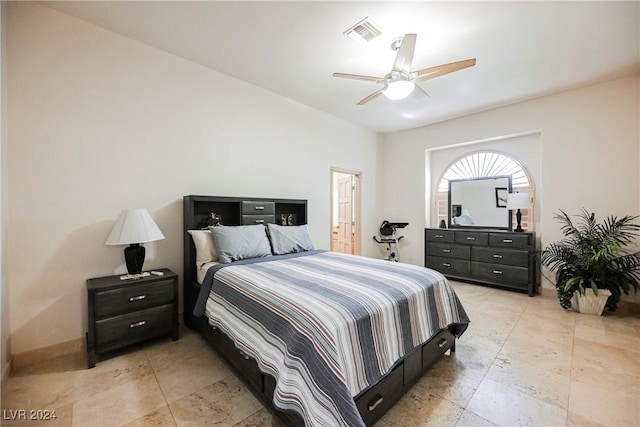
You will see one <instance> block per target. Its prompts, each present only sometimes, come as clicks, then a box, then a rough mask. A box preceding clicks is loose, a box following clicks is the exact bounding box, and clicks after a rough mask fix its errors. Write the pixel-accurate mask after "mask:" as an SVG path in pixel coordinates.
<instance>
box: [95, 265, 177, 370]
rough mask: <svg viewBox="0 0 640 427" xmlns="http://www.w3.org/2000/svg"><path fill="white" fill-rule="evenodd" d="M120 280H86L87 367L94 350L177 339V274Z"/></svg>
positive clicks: (164, 271) (118, 277) (169, 273)
mask: <svg viewBox="0 0 640 427" xmlns="http://www.w3.org/2000/svg"><path fill="white" fill-rule="evenodd" d="M158 271H160V272H162V275H151V276H148V277H143V278H141V279H131V280H120V276H108V277H98V278H94V279H89V280H87V296H88V320H89V324H88V330H87V352H88V367H89V368H93V367H94V366H95V364H96V362H95V358H96V353H98V354H100V353H105V352H108V351H112V350H116V349H119V348H122V347H125V346H128V345H131V344H135V343H139V342H142V341H145V340H148V339H150V338H155V337H158V336H162V335H170V336H171V337H172V338H173V340H174V341H175V340H177V339H178V275H177V274H175V273H174V272H173V271H171V270H169V269H166V268H164V269H160V270H158Z"/></svg>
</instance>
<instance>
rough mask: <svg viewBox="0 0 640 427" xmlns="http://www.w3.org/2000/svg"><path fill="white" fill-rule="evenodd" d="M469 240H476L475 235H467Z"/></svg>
mask: <svg viewBox="0 0 640 427" xmlns="http://www.w3.org/2000/svg"><path fill="white" fill-rule="evenodd" d="M467 240H476V238H475V237H467Z"/></svg>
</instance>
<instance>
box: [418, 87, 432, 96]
mask: <svg viewBox="0 0 640 427" xmlns="http://www.w3.org/2000/svg"><path fill="white" fill-rule="evenodd" d="M416 89H418V93H420V92H422V94H423V95H426V96H427V98H431V95H429V94H428V93H427V91H426V90H424V89H422V88H421V87H420V86H419V85H416ZM414 90H415V89H414Z"/></svg>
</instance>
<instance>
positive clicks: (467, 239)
mask: <svg viewBox="0 0 640 427" xmlns="http://www.w3.org/2000/svg"><path fill="white" fill-rule="evenodd" d="M455 242H456V243H464V244H466V245H483V246H486V245H487V243H488V242H489V233H483V232H480V231H456V237H455Z"/></svg>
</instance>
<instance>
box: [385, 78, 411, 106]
mask: <svg viewBox="0 0 640 427" xmlns="http://www.w3.org/2000/svg"><path fill="white" fill-rule="evenodd" d="M415 87H416V85H415V83H413V82H412V81H410V80H396V81H394V82H389V84H388V85H387V87H386V88H384V89H382V94H383V95H384V96H386V97H387V98H389V99H391V100H392V101H397V100H399V99H404V98H406V97H407V96H409V94H410V93H411V92H413V89H415Z"/></svg>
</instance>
